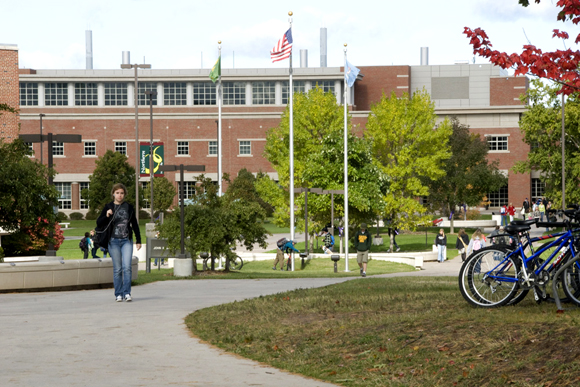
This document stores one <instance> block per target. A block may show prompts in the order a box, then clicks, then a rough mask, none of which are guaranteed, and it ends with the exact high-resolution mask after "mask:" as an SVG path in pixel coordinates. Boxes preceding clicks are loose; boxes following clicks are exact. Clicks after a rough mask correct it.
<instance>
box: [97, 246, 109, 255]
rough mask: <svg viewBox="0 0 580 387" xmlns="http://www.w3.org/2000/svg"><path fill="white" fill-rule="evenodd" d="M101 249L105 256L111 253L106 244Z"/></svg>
mask: <svg viewBox="0 0 580 387" xmlns="http://www.w3.org/2000/svg"><path fill="white" fill-rule="evenodd" d="M99 250H101V252H102V253H103V258H107V254H108V253H109V250H107V248H106V247H104V246H100V247H99Z"/></svg>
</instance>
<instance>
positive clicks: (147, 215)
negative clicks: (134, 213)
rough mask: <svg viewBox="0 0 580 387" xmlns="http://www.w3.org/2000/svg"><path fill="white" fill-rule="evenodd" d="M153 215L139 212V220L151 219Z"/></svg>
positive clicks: (143, 211)
mask: <svg viewBox="0 0 580 387" xmlns="http://www.w3.org/2000/svg"><path fill="white" fill-rule="evenodd" d="M150 218H151V215H149V213H148V212H147V211H145V210H139V219H150Z"/></svg>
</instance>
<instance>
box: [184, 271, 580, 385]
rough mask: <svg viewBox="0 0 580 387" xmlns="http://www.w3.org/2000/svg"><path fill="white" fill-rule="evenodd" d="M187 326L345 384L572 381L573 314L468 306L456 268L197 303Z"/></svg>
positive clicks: (231, 347) (532, 307)
mask: <svg viewBox="0 0 580 387" xmlns="http://www.w3.org/2000/svg"><path fill="white" fill-rule="evenodd" d="M186 324H187V326H188V327H189V329H190V330H191V331H192V333H193V334H194V335H196V336H198V337H199V338H201V339H202V340H204V341H207V342H209V343H211V344H214V345H216V346H218V347H220V348H223V349H224V350H226V351H229V352H232V353H235V354H237V355H240V356H243V357H247V358H250V359H254V360H257V361H259V362H263V363H266V364H269V365H272V366H274V367H276V368H279V369H283V370H287V371H289V372H293V373H299V374H303V375H306V376H309V377H313V378H317V379H321V380H325V381H328V382H330V383H335V384H337V385H342V386H455V385H457V386H505V385H509V384H511V385H515V386H548V385H550V386H556V385H557V386H577V385H578V384H579V382H580V367H579V366H578V365H577V364H578V363H577V359H578V358H579V357H580V337H579V336H578V334H577V332H578V327H579V325H580V314H579V311H578V310H572V311H569V312H566V313H565V314H556V313H555V308H554V305H553V304H550V303H543V304H541V305H536V304H535V303H534V302H533V300H532V298H531V297H528V299H526V300H524V301H523V302H522V303H520V304H519V305H517V306H515V307H503V308H496V309H478V308H473V307H471V306H469V305H468V303H467V302H466V301H465V300H464V299H463V298H462V297H461V296H460V294H459V291H458V289H457V279H456V278H453V277H440V278H431V277H421V278H418V277H415V278H413V277H406V278H385V279H383V278H365V279H360V280H353V281H348V282H345V283H342V284H337V285H333V286H327V287H324V288H317V289H299V290H296V291H291V292H285V293H278V294H275V295H271V296H261V297H258V298H255V299H250V300H244V301H241V302H234V303H230V304H224V305H218V306H215V307H212V308H207V309H202V310H199V311H197V312H195V313H193V314H191V315H189V316H188V317H187V318H186Z"/></svg>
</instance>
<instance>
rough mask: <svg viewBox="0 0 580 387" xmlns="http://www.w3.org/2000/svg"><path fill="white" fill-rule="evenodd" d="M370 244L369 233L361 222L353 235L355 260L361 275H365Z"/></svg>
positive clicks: (370, 237)
mask: <svg viewBox="0 0 580 387" xmlns="http://www.w3.org/2000/svg"><path fill="white" fill-rule="evenodd" d="M371 244H372V236H371V233H370V232H369V230H367V225H366V223H361V225H360V230H358V231H357V232H356V234H355V236H354V248H355V249H356V261H357V263H358V266H359V267H360V275H361V276H363V277H366V276H367V263H368V261H369V250H370V249H371Z"/></svg>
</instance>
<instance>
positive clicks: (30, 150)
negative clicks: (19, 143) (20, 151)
mask: <svg viewBox="0 0 580 387" xmlns="http://www.w3.org/2000/svg"><path fill="white" fill-rule="evenodd" d="M25 144H26V146H27V147H28V152H30V155H31V156H34V147H33V146H32V143H31V142H25Z"/></svg>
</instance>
